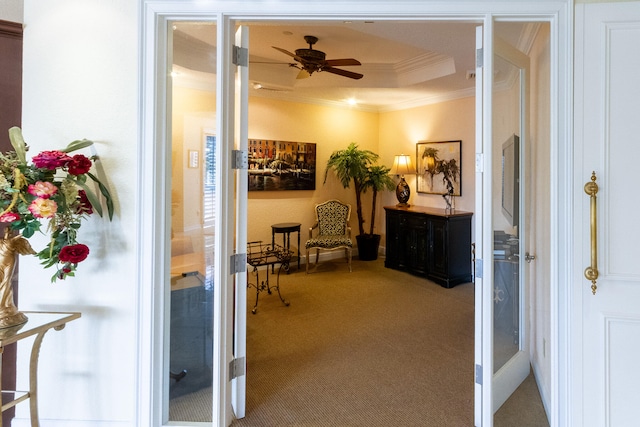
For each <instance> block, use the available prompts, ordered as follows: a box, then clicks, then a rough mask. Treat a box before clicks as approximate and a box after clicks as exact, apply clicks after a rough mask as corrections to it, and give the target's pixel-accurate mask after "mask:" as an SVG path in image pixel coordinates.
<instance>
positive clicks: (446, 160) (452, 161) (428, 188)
mask: <svg viewBox="0 0 640 427" xmlns="http://www.w3.org/2000/svg"><path fill="white" fill-rule="evenodd" d="M461 148H462V141H460V140H458V141H441V142H426V141H421V142H418V143H417V144H416V163H417V165H418V166H417V168H416V172H417V184H416V186H417V190H418V193H427V194H451V195H453V196H460V195H461V194H462V174H461V171H462V165H461V163H460V158H461V157H460V150H461Z"/></svg>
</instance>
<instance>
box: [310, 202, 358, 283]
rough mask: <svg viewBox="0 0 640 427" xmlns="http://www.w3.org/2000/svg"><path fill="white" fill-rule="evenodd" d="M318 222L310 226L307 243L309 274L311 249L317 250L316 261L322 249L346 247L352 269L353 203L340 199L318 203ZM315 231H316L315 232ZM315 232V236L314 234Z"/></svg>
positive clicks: (345, 251) (346, 254) (346, 255)
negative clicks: (350, 223) (350, 221)
mask: <svg viewBox="0 0 640 427" xmlns="http://www.w3.org/2000/svg"><path fill="white" fill-rule="evenodd" d="M315 210H316V223H315V224H314V225H313V227H311V228H309V240H307V243H306V244H305V248H306V250H307V262H306V268H307V274H309V264H310V260H311V258H310V257H309V251H311V250H312V249H315V250H316V263H315V265H317V264H318V258H319V257H320V250H321V249H322V250H336V249H344V254H345V257H346V258H347V262H348V264H349V271H351V248H352V247H353V242H352V241H351V227H350V226H349V218H350V217H351V205H348V204H346V203H342V202H341V201H340V200H328V201H326V202H324V203H320V204H318V205H316V208H315ZM314 231H315V233H314ZM314 234H315V236H314Z"/></svg>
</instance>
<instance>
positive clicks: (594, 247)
mask: <svg viewBox="0 0 640 427" xmlns="http://www.w3.org/2000/svg"><path fill="white" fill-rule="evenodd" d="M584 192H585V193H587V195H588V196H589V197H590V199H591V265H590V266H589V267H587V268H586V269H585V270H584V277H586V278H587V280H590V281H591V292H593V294H594V295H595V294H596V289H597V285H596V281H597V280H598V215H597V211H596V194H598V184H596V173H595V172H593V173H592V174H591V181H588V182H587V183H586V184H585V185H584Z"/></svg>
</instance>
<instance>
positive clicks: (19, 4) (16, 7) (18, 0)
mask: <svg viewBox="0 0 640 427" xmlns="http://www.w3.org/2000/svg"><path fill="white" fill-rule="evenodd" d="M23 8H24V5H23V0H2V1H1V2H0V19H1V20H3V21H11V22H22V21H23V16H22V15H23Z"/></svg>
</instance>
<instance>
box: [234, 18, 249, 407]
mask: <svg viewBox="0 0 640 427" xmlns="http://www.w3.org/2000/svg"><path fill="white" fill-rule="evenodd" d="M233 52H234V58H235V59H234V62H235V63H236V73H235V74H236V84H235V109H234V110H235V114H234V122H235V123H234V128H235V131H234V147H235V153H234V158H235V160H234V163H235V165H234V166H233V167H234V177H235V182H236V186H235V220H236V221H235V224H236V240H235V250H234V253H235V254H244V255H245V257H244V258H242V256H241V257H239V258H238V260H237V261H236V271H237V273H236V274H235V297H234V301H235V308H234V319H233V358H234V361H233V369H232V370H231V372H232V374H231V396H232V397H231V405H232V408H233V413H234V415H235V417H236V418H244V416H245V406H246V375H245V372H246V354H247V348H246V346H247V276H246V274H245V273H244V271H245V269H246V252H247V199H248V175H247V162H246V159H247V153H248V135H249V131H248V114H249V89H248V88H249V66H248V64H249V27H247V26H240V27H239V28H238V30H237V31H236V37H235V44H234V47H233ZM243 159H244V160H243ZM240 264H242V265H240Z"/></svg>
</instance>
